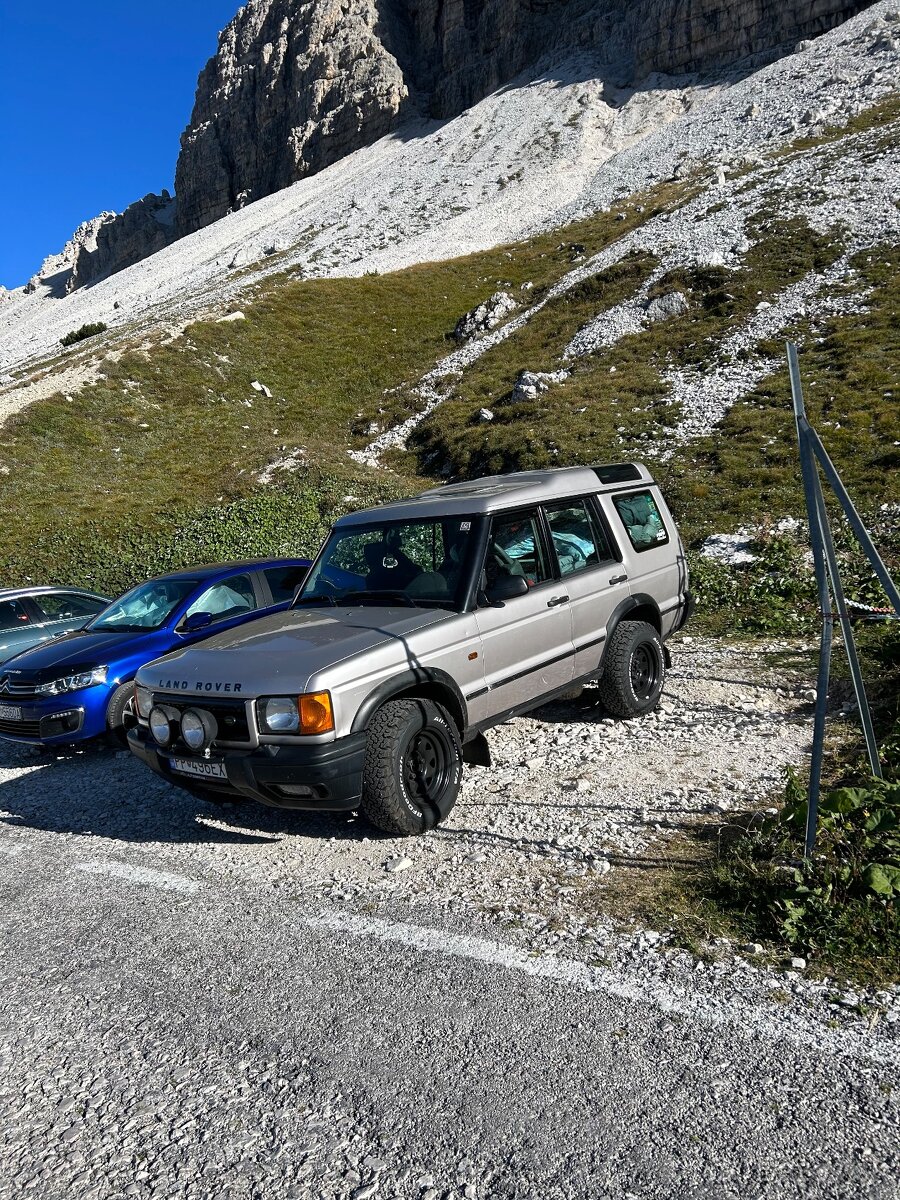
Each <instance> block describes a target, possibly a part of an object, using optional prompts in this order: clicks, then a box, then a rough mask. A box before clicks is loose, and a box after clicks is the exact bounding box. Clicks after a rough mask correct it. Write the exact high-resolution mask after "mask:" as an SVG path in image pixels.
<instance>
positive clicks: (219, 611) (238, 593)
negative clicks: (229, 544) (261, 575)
mask: <svg viewBox="0 0 900 1200" xmlns="http://www.w3.org/2000/svg"><path fill="white" fill-rule="evenodd" d="M256 606H257V605H256V595H255V594H254V591H253V584H252V583H251V581H250V576H249V575H233V576H232V577H231V579H223V580H222V581H221V582H220V583H214V584H213V585H212V587H208V588H207V589H206V591H205V592H203V593H202V594H201V595H200V596H198V597H197V599H196V600H195V601H194V603H193V604H192V605H191V607H190V608H189V609H188V610H187V612H186V613H185V614H184V615H185V616H186V617H189V616H190V615H191V613H195V612H208V613H212V616H213V620H214V621H225V620H227V619H228V618H229V617H237V616H240V614H241V613H246V612H252V611H253V609H254V608H256Z"/></svg>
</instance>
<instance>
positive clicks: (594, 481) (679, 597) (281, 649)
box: [128, 463, 693, 834]
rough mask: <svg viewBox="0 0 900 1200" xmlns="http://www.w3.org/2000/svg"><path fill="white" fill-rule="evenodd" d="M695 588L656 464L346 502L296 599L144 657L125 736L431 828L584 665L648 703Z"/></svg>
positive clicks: (232, 774)
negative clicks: (471, 773)
mask: <svg viewBox="0 0 900 1200" xmlns="http://www.w3.org/2000/svg"><path fill="white" fill-rule="evenodd" d="M692 606H693V602H692V600H691V596H690V592H689V588H688V571H687V564H686V561H685V555H684V550H683V547H682V544H681V540H680V538H679V536H678V531H677V529H676V527H675V522H674V520H673V519H672V515H671V513H670V512H669V510H668V507H667V506H666V503H665V500H664V499H663V497H662V495H661V493H660V491H659V488H658V487H657V485H656V484H655V483H654V481H653V479H652V477H651V476H650V474H649V472H648V470H647V468H646V467H644V466H642V465H640V464H636V463H616V464H611V465H606V466H597V467H571V468H567V469H564V470H558V471H532V472H522V473H519V474H514V475H505V476H495V477H492V478H487V479H480V480H475V481H473V482H470V483H460V484H452V485H450V486H446V487H441V488H436V489H433V490H432V491H428V492H424V493H423V494H422V495H420V496H418V497H416V498H415V499H411V500H405V501H399V502H397V503H394V504H389V505H385V506H383V507H381V508H376V509H368V510H365V511H362V512H357V513H352V514H350V515H348V516H345V517H343V518H341V520H339V521H338V522H337V524H336V525H335V526H334V528H333V529H332V531H331V534H330V536H329V537H328V539H327V541H326V542H325V545H324V546H323V547H322V550H321V551H320V553H319V556H318V558H317V559H316V561H315V562H314V564H313V566H312V568H311V569H310V571H309V574H308V575H307V577H306V580H305V582H304V584H303V587H302V588H301V589H300V590H299V591H298V593H297V595H296V597H295V599H294V601H293V603H292V605H291V606H290V608H289V609H287V610H286V611H281V612H277V613H274V614H272V615H271V616H266V617H261V618H259V619H257V620H255V621H253V622H252V624H250V625H247V626H243V627H239V628H235V629H230V630H227V631H225V632H222V633H220V634H217V635H215V636H213V637H209V638H207V639H205V640H204V641H203V643H202V644H201V645H197V646H185V647H184V648H183V649H181V650H178V651H176V653H174V654H171V655H168V656H167V657H166V659H165V663H151V664H149V665H148V666H146V667H144V668H143V669H142V670H140V671H139V672H138V674H137V680H136V687H135V696H134V707H135V712H136V715H137V725H136V726H135V728H133V729H132V730H131V731H130V733H129V735H128V742H129V745H130V747H131V749H132V750H133V752H134V753H135V754H136V755H138V756H139V757H140V758H142V759H143V760H144V762H146V763H147V764H148V765H149V766H150V767H152V768H153V770H155V771H157V772H158V773H159V774H160V775H163V776H164V777H166V778H167V779H169V780H171V781H172V782H176V783H178V784H180V785H181V786H183V787H186V788H187V789H188V790H191V791H194V792H196V793H197V794H199V795H201V796H203V797H205V798H207V799H211V800H214V801H216V800H217V801H227V800H229V799H232V798H234V797H235V796H245V797H251V798H253V799H255V800H257V801H259V802H260V803H262V804H267V805H272V806H274V807H279V808H301V809H323V810H329V809H330V810H347V809H360V810H361V811H362V812H363V813H364V814H365V816H366V817H367V818H368V819H369V820H370V821H371V822H372V823H373V824H374V825H376V826H377V827H378V828H380V829H383V830H386V831H388V832H390V833H393V834H417V833H422V832H424V831H425V830H427V829H431V828H433V827H434V826H435V825H437V824H438V822H440V821H441V820H443V819H444V818H445V817H446V816H447V815H448V813H449V812H450V810H451V809H452V808H453V806H454V804H455V803H456V799H457V796H458V793H459V788H460V783H461V780H462V770H463V764H464V763H465V762H470V763H481V764H488V763H489V762H490V750H489V746H488V743H487V740H486V738H485V733H486V731H487V730H489V729H490V728H491V727H492V726H494V725H497V724H500V723H501V722H503V721H505V720H507V719H509V718H510V717H512V716H515V715H516V714H518V713H523V712H526V711H528V710H529V709H532V708H535V707H536V706H538V705H540V704H543V703H546V702H547V701H549V700H551V699H553V698H554V697H557V696H560V695H562V694H564V693H566V692H568V691H571V690H572V689H573V688H574V687H577V686H579V685H581V684H583V683H584V682H586V681H588V680H592V679H593V680H598V681H599V692H600V696H601V699H602V700H603V703H604V704H605V706H606V708H607V709H608V710H609V712H610V713H612V714H613V715H615V716H619V717H626V718H627V717H630V716H634V715H637V714H640V713H645V712H648V711H650V710H651V709H653V708H655V707H656V705H657V704H658V702H659V698H660V695H661V693H662V690H663V685H664V682H665V673H666V662H667V651H666V649H665V645H664V643H665V640H666V639H667V638H668V637H669V636H670V635H671V634H672V633H674V632H675V631H676V630H678V629H680V628H681V627H682V626H683V624H684V622H685V621H686V620H687V619H688V617H689V616H690V613H691V611H692Z"/></svg>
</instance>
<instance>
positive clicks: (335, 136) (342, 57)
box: [175, 0, 408, 234]
mask: <svg viewBox="0 0 900 1200" xmlns="http://www.w3.org/2000/svg"><path fill="white" fill-rule="evenodd" d="M386 7H387V6H386V5H384V4H383V3H382V4H379V3H376V0H306V2H304V0H250V3H248V4H247V5H246V6H245V7H244V8H242V9H241V10H240V12H239V13H238V14H237V16H236V17H235V18H234V20H233V21H232V22H231V24H230V25H228V26H227V28H226V29H225V30H224V31H223V33H222V34H221V36H220V38H219V50H218V53H217V54H216V56H215V57H214V58H212V59H210V61H209V63H208V64H207V65H206V67H205V69H204V70H203V72H202V73H201V75H200V79H199V81H198V84H197V98H196V103H195V105H194V112H193V115H192V117H191V123H190V125H189V126H188V128H187V130H186V131H185V133H184V134H183V135H182V139H181V155H180V157H179V160H178V168H177V172H176V178H175V193H176V195H177V197H178V211H177V227H178V231H179V233H180V234H184V233H190V232H191V231H192V230H194V229H199V228H201V227H202V226H203V225H207V224H209V222H210V221H214V220H216V219H217V218H218V217H221V216H223V215H224V214H225V213H226V212H228V211H229V210H231V209H235V208H240V207H242V206H243V205H244V204H247V203H249V202H250V201H251V200H256V199H258V198H259V197H260V196H266V195H268V194H270V193H271V192H274V191H277V190H278V189H280V188H283V187H286V186H287V185H288V184H291V183H294V182H295V181H296V180H298V179H301V178H303V176H305V175H309V174H311V173H313V172H314V171H319V170H321V169H322V168H323V167H326V166H328V165H330V164H331V163H334V162H336V161H337V160H338V159H339V158H342V157H343V156H344V155H346V154H349V153H351V152H352V151H353V150H357V149H359V148H360V147H361V146H364V145H367V144H368V143H370V142H373V141H375V140H376V139H377V138H380V137H382V136H383V134H385V133H387V132H388V130H390V129H391V128H392V127H393V125H394V124H395V122H396V119H397V116H398V114H399V113H400V110H401V107H402V105H403V102H404V100H405V99H406V97H407V94H408V90H407V86H406V84H405V82H404V79H403V72H402V71H401V69H400V67H399V65H398V63H397V61H396V59H395V58H394V57H393V55H392V54H391V53H390V52H389V50H388V49H387V47H386V45H385V42H384V40H383V39H382V29H381V26H382V23H383V21H382V13H381V12H380V11H379V9H384V8H386Z"/></svg>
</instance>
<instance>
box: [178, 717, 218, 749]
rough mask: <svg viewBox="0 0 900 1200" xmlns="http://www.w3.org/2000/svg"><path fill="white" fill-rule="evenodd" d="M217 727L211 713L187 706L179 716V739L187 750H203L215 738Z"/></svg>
mask: <svg viewBox="0 0 900 1200" xmlns="http://www.w3.org/2000/svg"><path fill="white" fill-rule="evenodd" d="M218 732H219V727H218V725H217V724H216V719H215V717H214V716H213V715H212V713H208V712H201V711H198V710H197V709H196V708H189V709H187V711H186V712H185V713H184V714H183V715H182V718H181V740H182V741H183V742H184V744H185V745H186V746H187V748H188V749H189V750H203V749H205V748H206V747H207V746H210V745H212V743H213V742H214V741H215V740H216V734H217V733H218Z"/></svg>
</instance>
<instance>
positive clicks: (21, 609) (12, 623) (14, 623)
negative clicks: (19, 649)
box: [0, 600, 31, 629]
mask: <svg viewBox="0 0 900 1200" xmlns="http://www.w3.org/2000/svg"><path fill="white" fill-rule="evenodd" d="M30 624H31V617H29V615H28V612H27V611H26V609H25V606H24V605H22V604H20V603H19V601H18V600H0V629H22V628H23V626H25V625H30Z"/></svg>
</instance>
